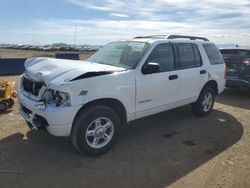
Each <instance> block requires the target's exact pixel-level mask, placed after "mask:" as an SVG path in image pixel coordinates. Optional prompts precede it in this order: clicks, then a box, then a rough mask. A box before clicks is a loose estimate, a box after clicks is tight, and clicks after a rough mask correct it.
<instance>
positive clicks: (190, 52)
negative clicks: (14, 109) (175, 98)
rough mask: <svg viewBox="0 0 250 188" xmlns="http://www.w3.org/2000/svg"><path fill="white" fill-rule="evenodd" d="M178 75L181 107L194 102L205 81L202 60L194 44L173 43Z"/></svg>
mask: <svg viewBox="0 0 250 188" xmlns="http://www.w3.org/2000/svg"><path fill="white" fill-rule="evenodd" d="M175 49H176V55H177V58H176V59H177V62H178V68H179V75H180V97H179V103H180V104H181V105H184V104H188V103H191V102H194V101H196V99H197V97H198V96H199V93H200V91H201V89H202V87H203V86H204V84H205V83H206V81H207V70H206V69H205V68H203V67H202V59H201V55H200V53H199V50H198V47H197V45H196V44H195V43H175Z"/></svg>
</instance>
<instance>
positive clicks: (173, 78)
mask: <svg viewBox="0 0 250 188" xmlns="http://www.w3.org/2000/svg"><path fill="white" fill-rule="evenodd" d="M177 78H178V75H177V74H174V75H171V76H169V77H168V79H169V80H176V79H177Z"/></svg>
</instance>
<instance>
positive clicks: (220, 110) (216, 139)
mask: <svg viewBox="0 0 250 188" xmlns="http://www.w3.org/2000/svg"><path fill="white" fill-rule="evenodd" d="M0 79H9V80H14V81H16V82H17V83H18V81H19V77H18V76H9V77H8V76H7V77H0ZM17 85H18V84H17ZM249 143H250V92H249V91H246V90H235V89H227V90H225V91H224V93H223V94H222V95H220V96H219V97H217V99H216V103H215V107H214V110H213V112H212V113H211V114H210V115H209V116H208V117H205V118H197V117H195V116H194V115H193V114H192V112H191V108H190V106H185V107H181V108H177V109H174V110H170V111H167V112H163V113H160V114H157V115H153V116H150V117H147V118H143V119H140V120H137V121H135V122H132V123H131V124H130V125H129V126H124V127H123V129H122V133H121V135H120V138H119V140H118V142H117V143H116V144H115V147H114V148H113V149H112V150H111V151H109V152H107V153H106V154H104V155H102V156H98V157H86V156H84V155H80V154H79V153H77V151H76V150H75V149H74V148H73V146H72V145H71V143H70V140H69V139H68V138H58V137H53V136H51V135H49V134H47V133H46V132H38V131H34V130H32V131H31V130H29V128H28V127H27V125H26V124H25V122H24V120H23V118H22V117H21V116H20V115H19V113H18V103H17V101H16V104H15V106H14V108H13V109H12V110H10V111H8V112H7V113H4V114H0V187H1V188H2V187H3V188H8V187H25V188H27V187H32V188H33V187H41V188H44V187H74V188H75V187H142V188H145V187H185V188H186V187H190V188H201V187H206V188H207V187H225V188H228V187H232V188H235V187H237V188H241V187H242V188H243V187H244V188H245V187H250V145H249Z"/></svg>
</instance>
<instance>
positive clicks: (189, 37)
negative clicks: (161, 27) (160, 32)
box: [167, 35, 209, 41]
mask: <svg viewBox="0 0 250 188" xmlns="http://www.w3.org/2000/svg"><path fill="white" fill-rule="evenodd" d="M176 38H185V39H190V40H204V41H209V40H208V39H207V38H205V37H195V36H188V35H169V36H168V37H167V39H176Z"/></svg>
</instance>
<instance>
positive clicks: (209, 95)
mask: <svg viewBox="0 0 250 188" xmlns="http://www.w3.org/2000/svg"><path fill="white" fill-rule="evenodd" d="M214 97H215V94H214V90H213V88H211V87H205V88H203V89H202V91H201V93H200V95H199V98H198V100H197V101H196V102H195V103H194V104H193V105H192V110H193V112H194V114H195V115H197V116H200V117H204V116H207V115H208V114H209V113H210V112H211V111H212V109H213V106H214Z"/></svg>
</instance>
